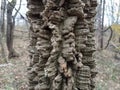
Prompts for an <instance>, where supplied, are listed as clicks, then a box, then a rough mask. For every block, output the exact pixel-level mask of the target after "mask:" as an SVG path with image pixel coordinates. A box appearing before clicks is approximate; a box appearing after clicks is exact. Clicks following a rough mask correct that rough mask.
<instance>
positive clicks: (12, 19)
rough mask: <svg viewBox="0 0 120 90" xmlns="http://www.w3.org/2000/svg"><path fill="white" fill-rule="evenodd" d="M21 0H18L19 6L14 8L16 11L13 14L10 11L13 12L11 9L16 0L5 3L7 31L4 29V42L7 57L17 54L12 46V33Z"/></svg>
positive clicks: (16, 55)
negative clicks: (5, 43)
mask: <svg viewBox="0 0 120 90" xmlns="http://www.w3.org/2000/svg"><path fill="white" fill-rule="evenodd" d="M21 1H22V0H20V6H19V8H18V10H16V9H15V10H16V13H15V15H13V16H12V12H13V9H14V8H15V5H16V0H12V1H11V2H8V4H7V31H6V36H7V38H6V42H7V48H8V51H9V55H8V57H9V58H12V57H18V56H19V55H18V54H17V53H16V51H15V50H14V48H13V34H14V29H15V18H16V16H17V13H18V12H19V10H20V8H21Z"/></svg>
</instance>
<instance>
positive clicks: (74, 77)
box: [27, 0, 97, 90]
mask: <svg viewBox="0 0 120 90" xmlns="http://www.w3.org/2000/svg"><path fill="white" fill-rule="evenodd" d="M27 2H28V9H29V11H28V13H27V16H28V19H29V21H30V23H31V28H30V31H31V42H30V45H29V52H30V58H31V61H30V66H29V68H28V73H29V74H28V75H29V90H93V89H94V81H93V78H94V77H95V75H96V72H95V70H94V68H95V61H94V60H93V58H92V54H93V52H94V51H95V42H94V28H93V27H94V16H95V14H96V12H95V8H96V5H97V2H96V0H41V1H38V0H34V1H33V0H28V1H27Z"/></svg>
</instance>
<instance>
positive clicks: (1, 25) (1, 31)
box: [0, 0, 7, 62]
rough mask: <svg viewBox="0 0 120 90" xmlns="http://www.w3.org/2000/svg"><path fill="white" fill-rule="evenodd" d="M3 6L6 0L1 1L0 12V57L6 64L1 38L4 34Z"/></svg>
mask: <svg viewBox="0 0 120 90" xmlns="http://www.w3.org/2000/svg"><path fill="white" fill-rule="evenodd" d="M5 6H6V0H1V10H0V45H1V55H2V58H3V59H4V60H5V62H7V59H6V55H5V50H4V43H3V38H4V34H5Z"/></svg>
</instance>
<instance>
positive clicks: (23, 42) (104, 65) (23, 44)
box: [0, 31, 120, 90]
mask: <svg viewBox="0 0 120 90" xmlns="http://www.w3.org/2000/svg"><path fill="white" fill-rule="evenodd" d="M27 34H28V33H26V32H24V31H23V32H18V31H17V33H15V40H14V45H15V50H16V51H17V52H18V53H19V55H20V57H19V58H14V59H11V60H9V64H8V65H6V64H3V63H2V62H0V90H27V73H26V71H27V66H28V64H29V59H28V52H27V46H28V42H29V39H28V35H27ZM94 57H95V59H96V62H97V70H98V71H99V73H98V75H97V77H96V79H95V80H96V88H95V90H120V60H116V59H114V53H113V52H112V51H108V50H104V51H99V52H98V51H97V52H96V53H95V55H94ZM0 61H2V59H1V58H0Z"/></svg>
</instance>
